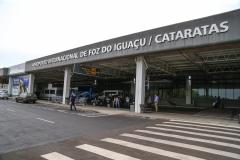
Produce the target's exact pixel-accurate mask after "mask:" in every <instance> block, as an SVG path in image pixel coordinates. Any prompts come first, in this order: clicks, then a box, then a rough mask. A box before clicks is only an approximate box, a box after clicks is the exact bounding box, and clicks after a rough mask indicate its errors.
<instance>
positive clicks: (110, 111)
mask: <svg viewBox="0 0 240 160" xmlns="http://www.w3.org/2000/svg"><path fill="white" fill-rule="evenodd" d="M37 103H39V104H47V105H52V106H56V107H62V108H65V109H69V105H64V104H59V103H52V102H49V101H44V100H38V101H37ZM76 107H77V109H78V110H83V111H95V112H99V113H102V114H107V115H125V116H137V117H142V118H150V119H172V120H173V119H174V120H180V121H189V122H199V123H207V124H219V125H225V126H237V127H240V124H238V120H237V119H236V118H234V119H231V118H230V116H229V115H227V114H226V115H224V116H221V117H219V116H215V115H214V114H211V113H210V112H209V113H206V111H204V113H205V114H201V113H200V114H199V113H197V114H192V115H189V114H184V113H167V112H158V113H155V112H151V113H141V114H138V113H135V112H130V111H129V110H124V109H115V108H107V107H102V106H101V107H98V106H89V105H86V106H76Z"/></svg>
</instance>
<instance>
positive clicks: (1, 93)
mask: <svg viewBox="0 0 240 160" xmlns="http://www.w3.org/2000/svg"><path fill="white" fill-rule="evenodd" d="M0 99H8V92H7V91H0Z"/></svg>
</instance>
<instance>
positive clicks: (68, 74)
mask: <svg viewBox="0 0 240 160" xmlns="http://www.w3.org/2000/svg"><path fill="white" fill-rule="evenodd" d="M70 83H71V68H70V67H66V68H65V70H64V85H63V100H62V104H66V98H69V92H70Z"/></svg>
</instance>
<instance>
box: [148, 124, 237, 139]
mask: <svg viewBox="0 0 240 160" xmlns="http://www.w3.org/2000/svg"><path fill="white" fill-rule="evenodd" d="M146 128H149V129H156V130H161V131H171V132H178V133H186V134H191V135H198V136H204V137H212V138H219V139H224V140H231V141H237V142H240V139H239V138H232V137H226V136H218V135H213V134H207V133H198V132H190V131H183V130H178V129H169V128H160V127H146Z"/></svg>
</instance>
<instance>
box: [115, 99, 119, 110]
mask: <svg viewBox="0 0 240 160" xmlns="http://www.w3.org/2000/svg"><path fill="white" fill-rule="evenodd" d="M115 105H116V108H120V100H119V97H118V96H116V98H115Z"/></svg>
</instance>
